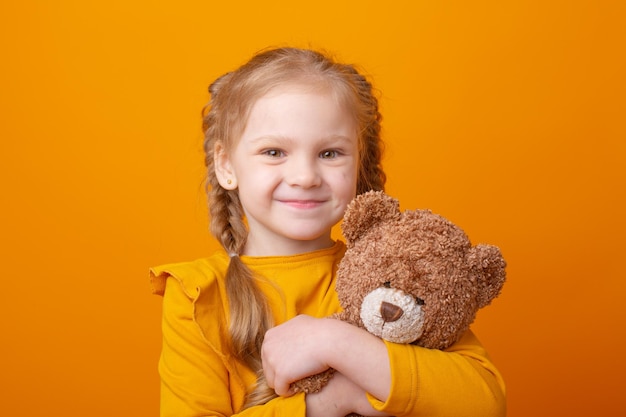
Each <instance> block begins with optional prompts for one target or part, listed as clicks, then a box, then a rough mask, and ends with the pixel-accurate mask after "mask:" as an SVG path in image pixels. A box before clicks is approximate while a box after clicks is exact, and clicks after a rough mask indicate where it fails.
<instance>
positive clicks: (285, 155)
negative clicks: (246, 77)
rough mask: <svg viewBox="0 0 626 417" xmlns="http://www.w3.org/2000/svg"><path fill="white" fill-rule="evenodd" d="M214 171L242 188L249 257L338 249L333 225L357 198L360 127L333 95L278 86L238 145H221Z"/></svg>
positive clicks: (254, 112)
mask: <svg viewBox="0 0 626 417" xmlns="http://www.w3.org/2000/svg"><path fill="white" fill-rule="evenodd" d="M215 151H216V157H215V161H216V173H217V176H218V180H219V182H220V184H221V185H222V186H223V187H224V188H226V189H238V191H239V198H240V200H241V204H242V206H243V209H244V211H245V214H246V218H247V221H248V226H249V235H248V240H247V242H246V246H245V249H244V254H245V255H254V256H267V255H291V254H296V253H302V252H307V251H312V250H317V249H322V248H327V247H329V246H331V245H332V239H331V235H330V233H331V227H332V226H333V225H334V224H336V223H337V222H338V221H339V220H340V219H341V218H342V217H343V214H344V211H345V209H346V207H347V205H348V203H349V202H350V201H351V200H352V199H353V198H354V196H355V195H356V183H357V169H358V158H359V155H358V138H357V125H356V123H355V121H354V118H353V117H352V116H351V114H350V113H349V112H348V111H346V109H345V108H344V107H343V106H342V105H341V104H340V102H339V100H337V98H336V97H335V95H333V94H332V93H331V92H330V91H327V90H323V89H321V90H320V91H315V89H314V88H305V87H299V86H297V85H296V86H294V85H291V86H287V87H279V88H277V89H274V90H272V91H270V92H269V93H268V94H266V95H265V96H263V97H261V98H260V99H258V100H257V101H256V103H255V104H254V105H253V107H252V108H251V111H250V116H249V119H248V122H247V124H246V127H245V129H244V131H243V133H242V135H241V137H240V138H239V140H238V141H237V142H236V144H235V146H234V148H233V149H232V150H231V151H230V152H227V150H226V149H223V147H222V144H220V143H218V144H217V145H216V149H215Z"/></svg>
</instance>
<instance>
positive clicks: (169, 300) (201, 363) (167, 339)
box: [156, 274, 306, 417]
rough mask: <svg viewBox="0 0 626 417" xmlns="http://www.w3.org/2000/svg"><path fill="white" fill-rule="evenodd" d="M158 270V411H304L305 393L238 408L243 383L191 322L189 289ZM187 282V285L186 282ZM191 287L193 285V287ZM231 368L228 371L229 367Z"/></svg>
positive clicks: (250, 416) (254, 414)
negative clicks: (160, 313)
mask: <svg viewBox="0 0 626 417" xmlns="http://www.w3.org/2000/svg"><path fill="white" fill-rule="evenodd" d="M165 275H166V274H163V275H160V276H159V277H157V278H156V279H161V280H162V281H161V282H163V280H164V282H163V287H164V288H163V291H162V292H160V293H162V294H163V322H162V326H163V329H162V330H163V347H162V351H161V358H160V361H159V373H160V376H161V406H160V415H161V416H162V417H170V416H171V417H185V416H188V417H191V416H194V417H198V416H219V417H224V416H238V417H273V416H276V415H288V416H293V417H305V413H306V407H305V397H304V394H300V395H295V396H292V397H289V398H276V399H274V400H272V401H270V402H268V403H267V404H265V405H262V406H257V407H252V408H249V409H247V410H245V411H243V412H240V413H238V414H233V413H235V412H236V411H237V410H235V409H233V407H237V406H238V405H237V404H241V403H242V401H243V396H244V395H245V392H244V389H245V386H243V384H242V383H241V382H239V383H237V382H235V380H233V379H232V378H231V375H230V371H229V369H228V368H227V367H226V365H225V360H224V359H225V358H224V356H223V355H221V354H220V353H219V352H218V351H216V350H214V349H213V348H212V347H211V346H210V344H209V341H208V340H207V339H205V337H204V336H203V333H202V332H201V331H200V327H199V326H198V323H197V322H196V319H197V316H196V314H197V311H195V310H197V306H196V307H194V302H195V295H193V294H192V293H191V292H192V289H191V288H187V289H186V290H185V289H184V286H183V284H182V282H180V281H179V280H178V279H176V278H172V277H167V278H165V277H164V276H165ZM188 287H189V286H188ZM193 291H194V292H195V288H193ZM231 371H233V370H232V369H231Z"/></svg>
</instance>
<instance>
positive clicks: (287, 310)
mask: <svg viewBox="0 0 626 417" xmlns="http://www.w3.org/2000/svg"><path fill="white" fill-rule="evenodd" d="M344 252H345V246H344V244H343V243H342V242H337V243H336V244H335V245H334V246H333V247H332V248H329V249H324V250H320V251H315V252H311V253H305V254H300V255H294V256H286V257H285V256H281V257H248V256H242V260H243V261H244V262H245V263H246V264H247V265H248V266H249V267H250V268H251V269H252V270H253V271H255V272H256V273H257V274H260V275H261V276H263V277H265V278H266V279H267V280H268V283H261V284H260V286H261V288H262V291H263V292H264V293H265V295H266V297H267V299H268V301H269V303H270V306H271V308H272V310H273V314H274V320H275V323H276V324H280V323H283V322H285V321H286V320H289V319H290V318H292V317H294V316H296V315H298V314H307V315H310V316H314V317H326V316H329V315H331V314H333V313H335V312H338V311H340V310H341V306H340V304H339V301H338V300H337V295H336V293H335V290H334V282H335V281H334V280H335V275H336V274H335V273H336V270H337V266H338V264H339V261H340V260H341V257H342V256H343V254H344ZM228 262H229V258H228V255H227V254H226V253H224V252H217V253H215V254H214V255H212V256H211V257H209V258H204V259H199V260H197V261H194V262H186V263H178V264H170V265H164V266H160V267H157V268H153V269H151V270H150V276H151V281H152V285H153V292H154V293H155V294H159V295H162V296H163V324H162V325H163V346H162V352H161V358H160V361H159V373H160V375H161V416H162V417H169V416H172V417H173V416H176V417H191V416H231V415H237V416H242V417H243V416H286V417H305V416H306V408H305V398H304V395H305V394H302V393H300V394H296V395H294V396H292V397H287V398H276V399H274V400H272V401H270V402H268V403H267V404H265V405H262V406H257V407H251V408H249V409H247V410H245V411H243V412H240V413H238V411H239V410H240V409H241V407H242V405H243V401H244V397H245V394H246V392H247V391H248V390H250V389H251V388H252V387H253V386H254V382H255V381H256V376H255V375H254V373H253V372H252V371H251V370H250V369H248V368H246V367H245V366H244V365H242V364H241V363H239V362H238V361H236V360H234V359H233V358H231V357H230V356H229V353H228V350H227V349H226V343H227V340H228V302H227V299H226V295H225V288H224V275H225V272H226V268H227V266H228ZM386 346H387V350H388V353H389V360H390V365H391V377H392V385H391V393H390V395H389V398H388V399H387V401H386V402H384V403H383V402H381V401H378V400H377V399H375V398H373V397H369V400H370V403H371V404H372V406H373V407H374V408H376V409H378V410H380V411H384V412H387V413H389V414H392V415H395V416H398V417H400V416H435V415H437V416H446V417H454V416H480V417H491V416H494V417H495V416H504V415H505V397H504V383H503V381H502V378H501V377H500V374H499V373H498V371H497V370H496V368H495V366H494V365H493V364H492V363H491V361H490V360H489V358H488V356H487V353H486V352H485V350H484V349H483V347H482V346H481V345H480V343H479V342H478V340H477V339H476V338H475V337H474V335H473V334H472V333H471V332H467V334H465V335H464V336H463V338H462V339H461V340H460V341H459V342H457V343H456V344H455V345H453V346H451V347H450V348H448V349H446V350H445V351H439V350H429V349H424V348H421V347H418V346H414V345H402V344H394V343H387V342H386ZM237 413H238V414H237Z"/></svg>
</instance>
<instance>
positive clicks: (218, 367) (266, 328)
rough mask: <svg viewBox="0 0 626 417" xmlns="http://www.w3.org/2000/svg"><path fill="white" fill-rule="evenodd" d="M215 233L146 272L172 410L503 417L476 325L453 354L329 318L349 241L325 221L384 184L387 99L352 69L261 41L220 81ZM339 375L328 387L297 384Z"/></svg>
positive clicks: (209, 160)
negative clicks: (192, 250)
mask: <svg viewBox="0 0 626 417" xmlns="http://www.w3.org/2000/svg"><path fill="white" fill-rule="evenodd" d="M209 90H210V93H211V100H210V103H209V104H208V105H207V107H206V109H205V116H204V123H203V129H204V132H205V145H204V149H205V152H206V166H207V169H208V174H207V175H208V178H207V180H208V181H207V182H208V189H209V208H210V215H211V231H212V233H213V234H214V235H215V237H216V238H217V239H218V240H219V242H220V243H221V245H222V246H223V251H219V252H217V253H215V254H213V255H212V256H210V257H208V258H205V259H200V260H197V261H195V262H188V263H179V264H172V265H166V266H162V267H158V268H153V269H152V270H151V278H152V282H153V286H154V291H155V293H157V294H160V295H163V347H162V353H161V359H160V362H159V372H160V375H161V381H162V384H161V415H162V416H177V417H184V416H231V415H241V416H275V415H276V416H278V415H282V416H290V417H298V416H301V417H304V416H309V417H316V416H324V417H333V416H336V417H342V416H345V415H346V414H349V413H351V412H356V413H360V414H363V415H368V416H370V415H371V416H387V415H394V416H422V415H424V416H426V415H428V416H430V415H441V416H448V417H450V416H461V415H463V416H468V415H471V416H481V417H489V416H502V415H504V413H505V399H504V385H503V382H502V379H501V377H500V375H499V373H498V371H497V370H496V369H495V367H494V366H493V364H492V363H491V362H490V360H489V358H488V356H487V354H486V352H485V351H484V349H483V348H482V347H481V345H480V343H479V342H478V341H477V339H476V338H475V337H474V336H473V334H472V333H471V332H468V333H467V334H466V335H465V336H464V337H463V338H462V339H461V340H460V341H459V342H458V343H456V344H455V345H453V346H452V347H450V348H448V349H447V350H446V351H439V350H428V349H424V348H421V347H417V346H413V345H400V344H394V343H389V342H384V341H382V340H380V339H378V338H377V337H375V336H373V335H371V334H369V333H368V332H366V331H365V330H362V329H359V328H357V327H355V326H352V325H349V324H347V323H344V322H341V321H338V320H329V319H325V318H324V317H327V316H329V315H331V314H333V313H335V312H337V311H339V310H340V309H341V307H340V305H339V302H338V300H337V296H336V294H335V291H334V280H335V272H336V269H337V265H338V263H339V261H340V260H341V257H342V255H343V253H344V251H345V246H344V244H343V243H342V242H341V241H333V240H332V238H331V228H332V226H333V225H335V224H336V223H338V222H339V221H340V220H341V218H342V216H343V213H344V210H345V209H346V206H347V205H348V203H349V202H350V201H351V200H352V199H353V198H354V197H355V196H356V195H357V194H360V193H363V192H365V191H368V190H382V189H383V187H384V183H385V174H384V172H383V171H382V168H381V153H382V152H381V148H382V144H381V139H380V119H381V116H380V114H379V112H378V102H377V100H376V98H375V97H374V95H373V93H372V87H371V85H370V83H369V82H368V81H367V80H366V79H365V78H364V77H363V76H362V75H361V74H359V73H358V72H357V71H356V70H355V69H354V68H353V67H352V66H350V65H344V64H340V63H337V62H334V61H333V60H332V59H330V58H329V57H327V56H325V55H323V54H321V53H318V52H315V51H311V50H303V49H295V48H281V49H275V50H269V51H265V52H262V53H260V54H258V55H256V56H255V57H253V58H252V59H251V60H250V61H249V62H248V63H246V64H245V65H243V66H242V67H240V68H239V69H237V70H235V71H233V72H230V73H228V74H226V75H224V76H222V77H220V78H219V79H217V80H216V81H215V82H214V83H213V84H212V85H211V87H210V89H209ZM328 367H332V368H334V369H336V370H337V372H336V373H335V376H334V378H333V379H332V380H331V382H330V383H329V384H328V385H327V386H326V387H324V389H322V390H321V391H320V392H319V393H315V394H308V395H307V394H303V393H298V394H293V393H292V392H290V391H289V385H290V383H291V382H293V381H295V380H298V379H301V378H303V377H305V376H308V375H312V374H315V373H318V372H320V371H322V370H324V369H326V368H328Z"/></svg>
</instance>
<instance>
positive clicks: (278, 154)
mask: <svg viewBox="0 0 626 417" xmlns="http://www.w3.org/2000/svg"><path fill="white" fill-rule="evenodd" d="M263 153H264V154H265V155H267V156H270V157H272V158H278V157H281V156H283V152H282V151H280V150H278V149H268V150H266V151H263Z"/></svg>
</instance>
